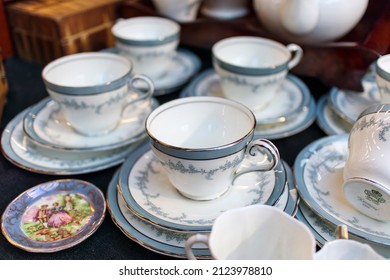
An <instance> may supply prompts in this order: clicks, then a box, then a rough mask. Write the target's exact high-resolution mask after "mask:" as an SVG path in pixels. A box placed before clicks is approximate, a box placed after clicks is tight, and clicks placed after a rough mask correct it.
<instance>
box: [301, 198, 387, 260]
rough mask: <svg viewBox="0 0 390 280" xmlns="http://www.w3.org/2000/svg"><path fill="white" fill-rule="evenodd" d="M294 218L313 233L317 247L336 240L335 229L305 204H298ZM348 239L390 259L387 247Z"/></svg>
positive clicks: (361, 240) (360, 239)
mask: <svg viewBox="0 0 390 280" xmlns="http://www.w3.org/2000/svg"><path fill="white" fill-rule="evenodd" d="M296 217H297V219H298V220H300V221H301V222H303V223H304V224H305V225H306V226H308V227H309V229H310V230H311V231H312V232H313V234H314V236H315V239H316V240H317V244H318V246H319V247H322V246H323V245H324V244H325V243H326V242H329V241H332V240H335V239H336V227H334V226H332V225H331V224H329V223H328V222H326V221H325V220H323V219H321V217H320V216H318V215H317V214H316V213H314V212H313V211H312V210H311V209H310V207H309V206H307V205H306V204H305V203H300V204H299V207H298V211H297V214H296ZM350 239H353V240H356V241H359V242H362V243H366V244H368V245H370V246H371V247H372V248H373V249H374V250H375V251H377V252H378V253H379V254H381V255H382V256H384V257H385V258H390V247H389V246H384V245H383V246H382V245H380V244H377V243H373V242H369V241H367V240H364V239H362V238H358V237H355V236H350Z"/></svg>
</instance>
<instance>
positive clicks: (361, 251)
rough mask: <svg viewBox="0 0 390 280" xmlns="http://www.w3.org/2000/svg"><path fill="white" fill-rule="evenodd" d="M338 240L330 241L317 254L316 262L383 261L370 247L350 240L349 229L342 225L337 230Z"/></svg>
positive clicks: (315, 256)
mask: <svg viewBox="0 0 390 280" xmlns="http://www.w3.org/2000/svg"><path fill="white" fill-rule="evenodd" d="M336 237H337V239H335V240H332V241H328V242H326V243H325V244H324V246H323V247H322V248H321V249H320V250H319V251H318V252H316V253H315V255H314V259H315V260H382V259H384V257H382V256H381V255H379V254H378V253H377V252H376V251H375V250H374V249H373V248H372V247H371V246H370V245H368V244H363V243H360V242H358V241H355V240H350V239H348V228H347V226H346V225H344V224H341V225H338V226H337V229H336Z"/></svg>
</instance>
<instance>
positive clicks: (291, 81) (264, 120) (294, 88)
mask: <svg viewBox="0 0 390 280" xmlns="http://www.w3.org/2000/svg"><path fill="white" fill-rule="evenodd" d="M180 96H181V97H184V96H216V97H224V94H223V91H222V87H221V84H220V81H219V77H218V75H217V73H216V72H215V71H214V69H208V70H206V71H204V72H202V73H200V74H199V75H198V76H197V77H196V78H195V79H194V80H193V81H192V82H191V83H190V85H189V86H188V87H187V88H186V89H185V90H183V91H182V92H181V94H180ZM273 100H277V101H278V102H273V103H271V104H269V106H267V107H266V108H264V109H263V110H261V111H253V113H254V114H255V117H256V121H257V123H258V124H264V125H265V124H276V123H284V122H288V121H290V120H291V119H292V118H294V117H295V116H296V115H297V114H299V113H300V112H301V111H302V110H303V109H304V108H305V107H308V106H309V103H310V100H311V95H310V92H309V89H308V88H307V87H306V85H305V84H304V83H303V82H302V81H301V80H300V79H299V78H297V77H296V76H293V75H291V74H288V75H287V78H286V79H285V80H284V81H283V83H282V84H281V86H280V90H278V91H277V92H276V93H275V97H274V99H273Z"/></svg>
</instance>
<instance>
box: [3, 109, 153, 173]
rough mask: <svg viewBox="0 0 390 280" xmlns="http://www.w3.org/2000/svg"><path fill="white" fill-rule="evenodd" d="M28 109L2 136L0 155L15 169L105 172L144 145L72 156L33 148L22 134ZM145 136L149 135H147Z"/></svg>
mask: <svg viewBox="0 0 390 280" xmlns="http://www.w3.org/2000/svg"><path fill="white" fill-rule="evenodd" d="M28 110H29V108H28V109H26V110H24V111H22V112H21V113H19V114H18V115H17V116H16V117H14V118H13V119H12V120H11V121H10V122H9V123H8V124H7V126H6V127H5V129H4V131H3V133H2V135H1V151H2V153H3V155H4V157H5V158H6V159H8V160H9V161H10V162H12V163H13V164H15V165H16V166H18V167H20V168H23V169H26V170H29V171H31V172H36V173H42V174H51V175H71V174H84V173H89V172H93V171H98V170H103V169H106V168H109V167H112V166H114V165H117V164H119V163H122V162H123V161H125V159H126V157H127V156H128V155H129V153H131V152H132V151H133V150H134V149H136V147H138V145H140V144H141V142H142V141H143V140H144V139H142V140H140V141H138V142H136V143H133V144H130V145H128V146H124V147H121V148H116V149H112V150H107V151H96V152H95V151H87V152H77V153H76V152H70V151H66V150H56V149H51V148H46V147H45V148H43V147H40V146H38V145H34V144H33V143H32V142H31V141H30V138H29V137H27V136H26V134H25V133H24V131H23V117H24V116H25V115H26V113H27V112H28ZM145 136H146V135H145Z"/></svg>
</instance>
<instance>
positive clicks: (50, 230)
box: [1, 179, 106, 253]
mask: <svg viewBox="0 0 390 280" xmlns="http://www.w3.org/2000/svg"><path fill="white" fill-rule="evenodd" d="M105 211H106V203H105V198H104V195H103V193H102V192H101V191H100V190H99V189H98V188H97V187H96V186H94V185H93V184H91V183H88V182H86V181H81V180H73V179H66V180H55V181H50V182H46V183H42V184H40V185H37V186H35V187H33V188H30V189H28V190H26V191H25V192H23V193H22V194H20V195H19V196H18V197H16V198H15V199H14V200H13V201H12V202H11V203H10V204H9V205H8V206H7V208H6V209H5V211H4V213H3V215H2V218H1V228H2V232H3V234H4V236H5V237H6V238H7V240H8V241H9V242H10V243H11V244H12V245H14V246H16V247H18V248H21V249H23V250H26V251H29V252H35V253H50V252H56V251H60V250H64V249H67V248H69V247H72V246H75V245H77V244H79V243H80V242H82V241H83V240H85V239H87V238H88V237H89V236H91V235H92V234H93V233H94V232H95V231H96V230H97V229H98V227H99V226H100V225H101V223H102V222H103V219H104V216H105Z"/></svg>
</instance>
